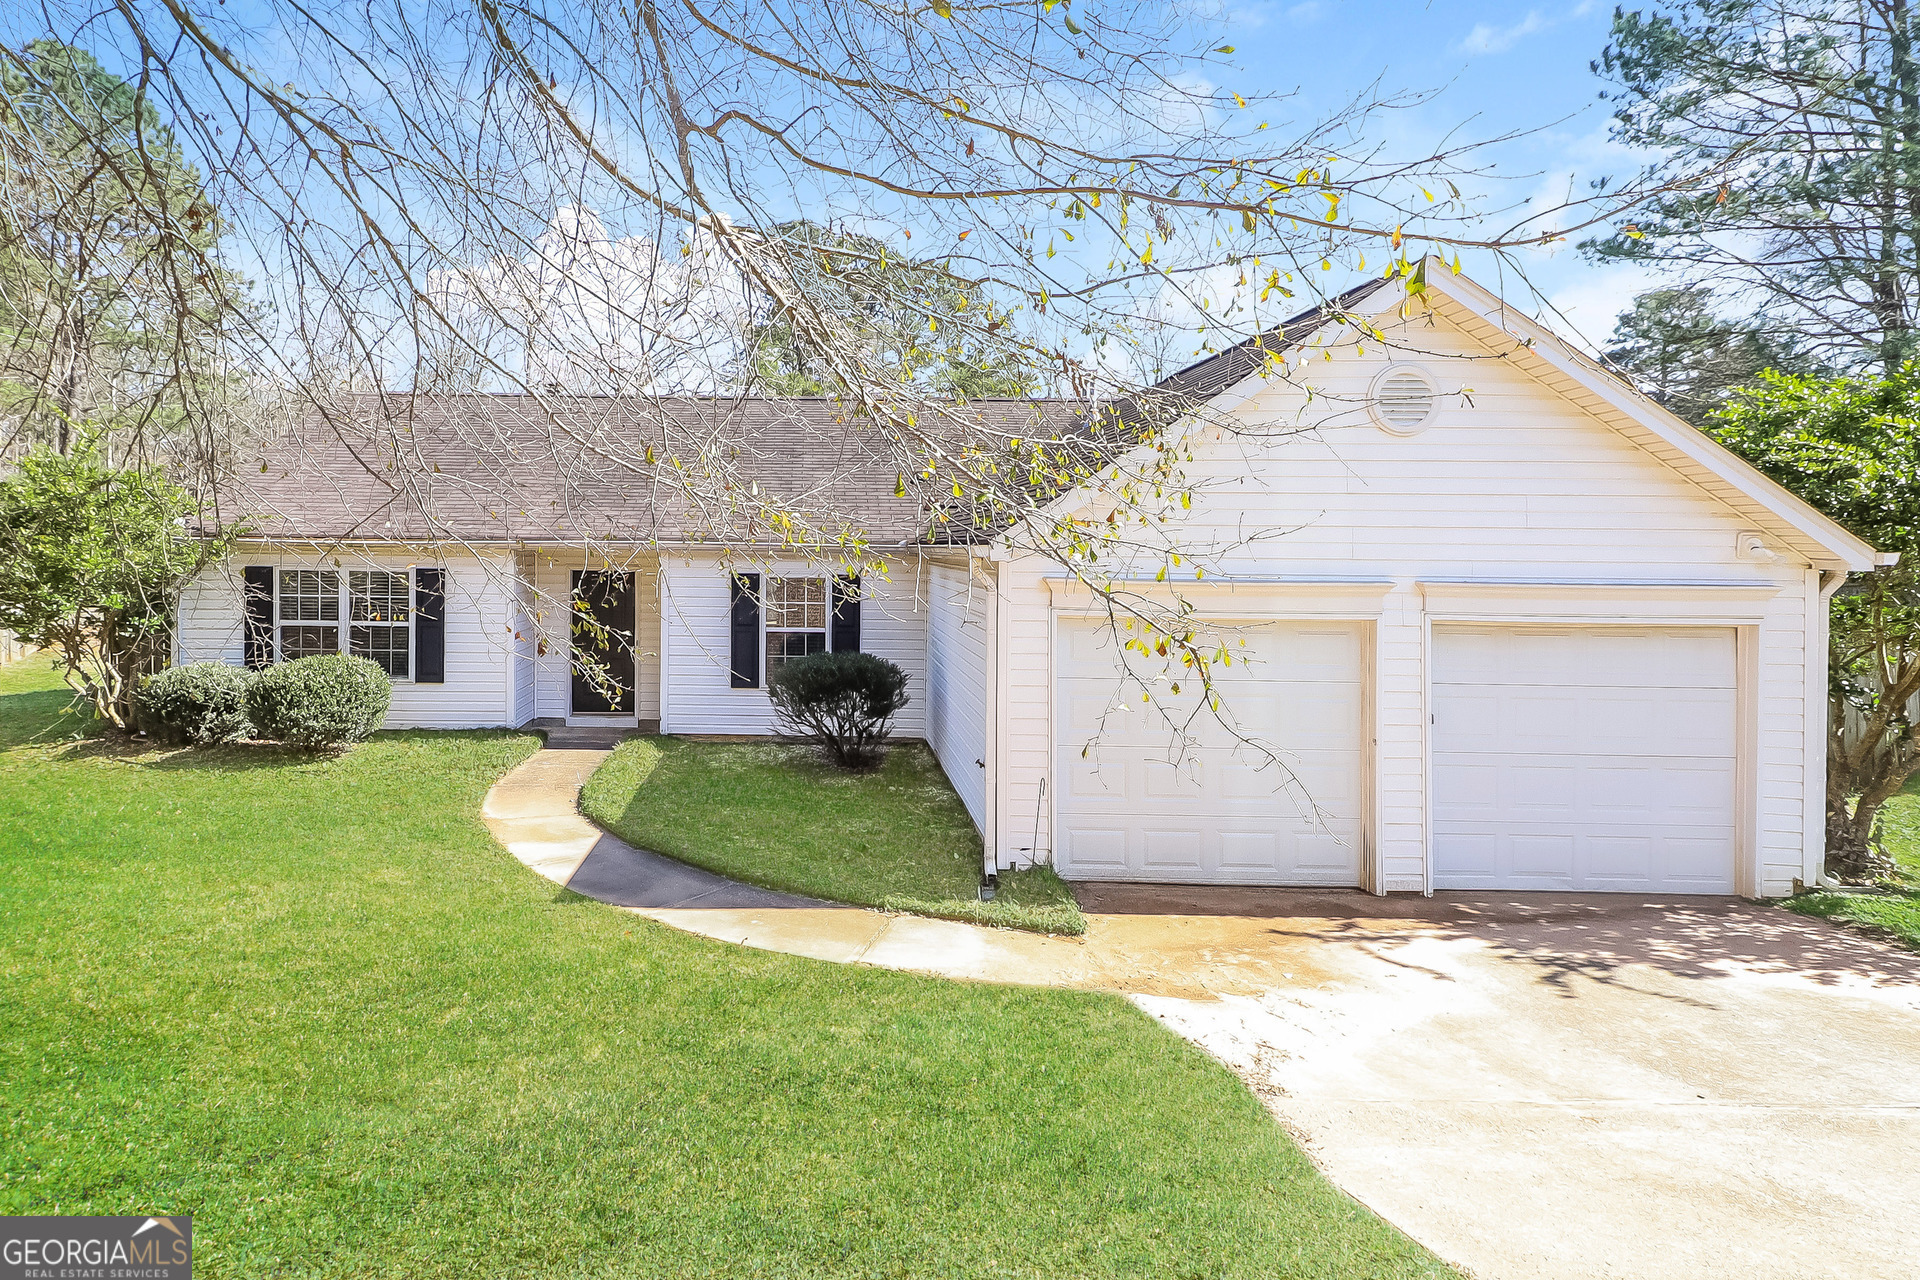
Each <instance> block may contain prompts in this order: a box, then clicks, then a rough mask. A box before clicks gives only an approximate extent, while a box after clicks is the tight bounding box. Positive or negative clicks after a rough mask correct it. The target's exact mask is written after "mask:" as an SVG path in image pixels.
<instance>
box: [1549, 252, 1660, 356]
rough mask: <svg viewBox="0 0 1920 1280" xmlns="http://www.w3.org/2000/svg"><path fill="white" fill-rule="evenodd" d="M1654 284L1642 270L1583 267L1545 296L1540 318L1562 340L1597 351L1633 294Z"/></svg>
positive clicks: (1630, 304) (1643, 268)
mask: <svg viewBox="0 0 1920 1280" xmlns="http://www.w3.org/2000/svg"><path fill="white" fill-rule="evenodd" d="M1658 284H1659V281H1658V280H1656V279H1655V277H1654V275H1653V273H1652V272H1651V271H1649V270H1648V269H1647V268H1645V267H1640V266H1629V265H1625V264H1621V265H1618V266H1610V267H1596V266H1587V267H1585V268H1584V269H1583V270H1581V271H1580V273H1579V275H1578V277H1577V278H1576V279H1575V280H1573V281H1572V282H1571V283H1569V284H1567V285H1565V286H1563V287H1561V288H1559V289H1556V290H1554V291H1553V292H1551V293H1549V294H1548V295H1547V307H1546V308H1545V309H1544V310H1543V313H1542V315H1541V319H1542V320H1544V321H1545V322H1546V324H1547V327H1548V328H1550V329H1552V330H1553V331H1554V332H1556V333H1558V334H1560V335H1561V336H1562V337H1564V338H1568V339H1571V340H1573V341H1576V342H1581V343H1584V345H1585V346H1586V347H1587V349H1588V350H1590V351H1598V350H1599V349H1600V347H1601V345H1602V344H1604V343H1605V342H1606V341H1607V339H1608V338H1609V337H1610V336H1611V335H1612V333H1613V323H1614V321H1615V320H1617V319H1619V317H1620V313H1621V312H1622V311H1625V310H1627V309H1628V308H1630V307H1632V306H1633V299H1634V295H1636V294H1640V293H1644V292H1645V291H1647V290H1648V289H1652V288H1655V287H1657V286H1658Z"/></svg>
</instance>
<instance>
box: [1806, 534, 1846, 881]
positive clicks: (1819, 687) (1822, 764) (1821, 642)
mask: <svg viewBox="0 0 1920 1280" xmlns="http://www.w3.org/2000/svg"><path fill="white" fill-rule="evenodd" d="M1846 581H1847V571H1846V570H1845V569H1822V570H1820V571H1819V576H1818V578H1817V579H1816V586H1817V599H1818V600H1819V602H1820V604H1819V607H1818V608H1817V609H1814V610H1812V613H1813V616H1812V617H1810V618H1808V619H1807V750H1806V759H1807V772H1806V789H1807V799H1808V801H1809V803H1808V804H1807V814H1806V823H1807V855H1808V856H1807V857H1806V858H1804V859H1803V862H1804V863H1806V864H1810V865H1808V867H1807V869H1808V870H1810V871H1811V872H1812V880H1813V883H1815V884H1820V883H1822V882H1824V881H1825V880H1826V879H1827V737H1828V734H1829V733H1830V732H1831V730H1830V729H1829V724H1830V722H1831V720H1832V716H1833V709H1832V708H1831V707H1830V706H1828V705H1827V704H1828V697H1829V695H1828V692H1827V681H1828V679H1829V678H1830V676H1831V672H1829V670H1828V660H1829V655H1830V653H1831V647H1830V645H1829V643H1828V641H1829V636H1828V631H1829V628H1830V627H1831V625H1832V621H1833V596H1834V593H1835V592H1837V591H1838V590H1840V588H1841V587H1842V586H1843V585H1845V583H1846Z"/></svg>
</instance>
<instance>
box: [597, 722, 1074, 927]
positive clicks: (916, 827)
mask: <svg viewBox="0 0 1920 1280" xmlns="http://www.w3.org/2000/svg"><path fill="white" fill-rule="evenodd" d="M580 806H581V808H582V809H584V810H585V811H586V814H587V816H588V817H590V818H592V819H593V820H594V821H595V822H597V823H599V824H600V825H601V826H603V827H605V828H606V829H607V830H609V831H612V832H614V833H615V834H616V835H618V836H619V837H620V838H621V839H623V840H625V841H626V842H627V843H629V844H635V845H639V846H641V847H642V848H646V849H652V850H654V851H656V852H658V853H664V854H667V855H668V856H670V857H674V858H679V859H680V860H681V861H683V862H691V863H693V864H694V865H696V866H701V867H706V868H707V869H708V870H710V871H718V872H721V873H723V874H725V875H729V876H733V877H735V878H736V879H740V880H748V881H751V882H753V883H754V884H760V885H766V886H767V887H769V888H773V889H785V890H787V891H788V892H791V893H805V894H811V895H812V896H814V897H818V898H832V899H835V900H837V901H840V902H854V903H858V904H860V905H861V906H867V907H882V908H884V909H886V910H889V911H912V912H916V913H918V914H920V915H929V916H942V917H945V918H947V919H950V920H977V921H980V922H982V923H985V924H998V925H1007V926H1010V927H1012V928H1017V929H1034V930H1038V931H1040V932H1043V933H1070V934H1078V933H1085V932H1086V928H1087V922H1086V920H1085V918H1084V917H1082V916H1081V914H1080V908H1079V906H1078V905H1077V904H1075V902H1074V900H1073V895H1072V894H1071V893H1069V892H1068V891H1067V886H1066V884H1065V883H1064V882H1063V881H1062V880H1061V879H1060V877H1059V876H1056V875H1055V874H1054V873H1053V871H1052V870H1051V869H1050V868H1045V867H1042V868H1036V869H1034V870H1031V871H1023V872H1017V873H1010V874H1007V875H1002V876H1001V877H1000V891H999V893H998V894H996V895H995V897H994V900H993V901H992V902H981V901H980V894H979V888H980V836H979V834H978V833H977V832H975V831H974V829H973V823H972V821H971V820H970V819H969V818H968V817H967V811H966V809H965V807H964V806H962V805H961V803H960V797H959V796H957V795H955V794H954V792H953V788H952V787H951V786H949V785H948V783H947V777H946V774H945V773H943V772H941V769H940V764H939V762H938V761H937V760H935V759H934V758H933V753H932V752H931V751H929V750H928V749H927V748H926V747H925V746H924V745H922V744H921V743H917V742H915V743H907V744H903V745H899V746H895V747H893V748H892V749H891V750H889V751H888V752H887V760H886V763H885V764H884V765H882V766H881V767H880V768H879V769H877V770H874V771H872V772H870V773H849V772H847V771H846V770H844V769H839V768H835V767H834V766H833V765H832V764H829V763H827V761H826V760H825V759H824V757H822V756H821V755H820V754H819V753H818V752H816V751H815V750H813V749H812V748H810V747H798V746H787V745H783V744H779V743H734V742H689V741H687V740H686V739H684V738H635V739H632V740H630V741H628V742H626V743H624V744H622V746H621V747H620V749H619V750H618V751H616V752H614V754H613V756H612V758H611V759H609V760H608V761H607V763H606V764H604V765H602V766H601V767H600V771H599V772H598V773H596V774H594V775H593V777H591V778H589V779H588V780H587V785H586V787H585V789H584V790H583V791H582V792H581V795H580Z"/></svg>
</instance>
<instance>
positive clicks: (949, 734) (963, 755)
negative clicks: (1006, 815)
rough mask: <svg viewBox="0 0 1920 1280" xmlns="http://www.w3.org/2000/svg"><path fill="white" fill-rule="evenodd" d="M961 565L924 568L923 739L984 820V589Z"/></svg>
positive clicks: (976, 817)
mask: <svg viewBox="0 0 1920 1280" xmlns="http://www.w3.org/2000/svg"><path fill="white" fill-rule="evenodd" d="M988 591H989V588H988V587H987V586H985V585H983V584H981V583H979V582H976V581H974V580H973V576H972V574H971V573H970V572H969V571H968V570H967V569H966V568H965V567H963V566H949V565H929V566H928V570H927V707H926V723H927V742H928V743H929V744H931V745H932V747H933V754H934V755H935V756H937V757H939V760H940V766H941V768H943V769H945V770H946V771H947V778H948V780H949V781H951V782H952V783H953V789H954V790H955V791H957V792H959V793H960V799H961V800H962V801H963V802H965V804H966V806H967V812H968V813H970V814H972V815H973V825H974V826H976V827H979V828H981V829H982V830H985V829H986V824H987V785H986V773H987V771H986V766H985V763H984V762H985V761H986V758H987V617H988V610H987V593H988Z"/></svg>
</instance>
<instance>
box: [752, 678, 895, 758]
mask: <svg viewBox="0 0 1920 1280" xmlns="http://www.w3.org/2000/svg"><path fill="white" fill-rule="evenodd" d="M767 694H768V696H769V697H771V698H772V699H773V709H774V712H775V714H776V715H777V716H778V717H779V719H780V724H781V727H782V728H784V729H785V730H786V731H787V732H789V733H792V734H795V735H796V736H799V737H804V738H813V739H816V740H817V741H819V742H820V743H822V744H823V745H825V747H826V748H827V751H828V752H829V753H830V754H831V755H832V756H833V758H834V759H835V760H836V761H838V762H839V763H840V764H842V765H844V766H846V767H847V768H849V769H861V768H866V767H868V766H871V765H874V764H877V763H879V761H880V757H881V755H882V752H883V748H882V746H881V743H882V742H883V741H884V740H885V738H886V736H887V728H888V725H889V723H890V722H891V721H892V719H893V717H894V713H895V712H897V711H899V710H900V708H902V707H904V706H906V705H907V673H906V672H904V671H902V670H901V669H900V668H899V667H897V666H895V665H894V664H893V663H891V662H888V661H887V660H886V659H885V658H876V657H874V656H873V655H872V654H870V653H816V654H811V655H809V656H808V657H805V658H793V659H790V660H789V661H787V662H786V663H785V664H784V665H782V666H779V667H776V668H774V669H773V670H772V671H771V672H769V673H768V675H767Z"/></svg>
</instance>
